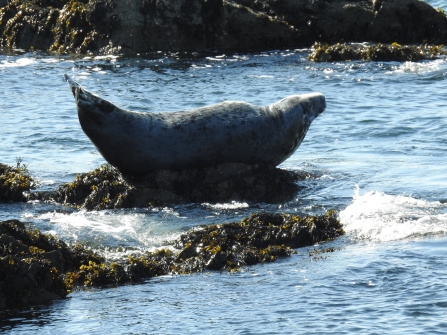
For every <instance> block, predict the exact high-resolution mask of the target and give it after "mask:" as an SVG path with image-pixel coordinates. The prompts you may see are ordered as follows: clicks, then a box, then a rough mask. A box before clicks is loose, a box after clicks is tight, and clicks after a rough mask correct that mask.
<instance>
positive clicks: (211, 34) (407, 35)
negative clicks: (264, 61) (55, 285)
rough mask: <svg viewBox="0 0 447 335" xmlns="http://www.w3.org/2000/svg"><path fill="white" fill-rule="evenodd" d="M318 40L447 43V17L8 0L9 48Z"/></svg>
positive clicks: (282, 7)
mask: <svg viewBox="0 0 447 335" xmlns="http://www.w3.org/2000/svg"><path fill="white" fill-rule="evenodd" d="M315 41H318V42H324V43H329V44H334V43H337V42H381V43H393V42H397V43H399V44H422V43H431V44H447V16H446V15H445V12H444V11H443V10H441V9H435V8H433V7H431V6H430V5H429V4H427V3H425V2H423V1H420V0H363V1H361V0H340V1H339V0H255V1H252V0H233V1H228V0H79V1H78V0H69V1H67V0H0V48H2V49H3V50H8V49H16V48H19V49H26V50H42V51H52V52H60V53H92V54H110V53H114V54H123V53H124V54H135V53H150V52H156V51H169V52H178V51H186V52H193V51H206V50H208V51H209V50H219V51H256V50H271V49H287V48H303V47H304V48H308V47H310V46H311V45H312V44H313V43H314V42H315Z"/></svg>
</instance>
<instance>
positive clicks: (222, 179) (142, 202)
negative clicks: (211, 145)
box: [28, 163, 310, 210]
mask: <svg viewBox="0 0 447 335" xmlns="http://www.w3.org/2000/svg"><path fill="white" fill-rule="evenodd" d="M309 176H310V175H309V174H308V173H305V172H303V173H298V172H292V171H287V170H282V169H278V168H275V167H273V166H271V165H262V164H256V165H249V164H242V163H225V164H220V165H216V166H213V167H208V168H204V169H192V170H181V171H170V170H161V171H154V172H152V173H149V174H148V175H147V176H145V177H142V178H138V177H133V176H126V175H123V174H122V173H121V172H120V171H119V170H118V169H116V168H114V167H112V166H111V165H108V164H105V165H103V166H101V167H100V168H97V169H95V170H94V171H91V172H88V173H83V174H80V175H77V176H76V180H75V181H73V182H72V183H67V184H64V185H62V186H60V187H59V189H58V190H56V191H55V192H53V193H50V194H48V193H47V194H41V193H38V192H37V193H31V194H30V195H29V196H28V199H30V200H31V199H53V200H55V201H56V202H59V203H62V204H64V205H69V206H74V207H76V208H82V209H87V210H102V209H111V208H133V207H151V206H152V205H157V204H161V203H185V202H227V201H232V200H239V201H250V202H267V203H279V202H284V201H287V200H291V199H293V197H294V196H295V194H296V192H297V191H298V189H299V187H298V185H297V184H296V182H297V181H298V180H303V179H305V178H307V177H309Z"/></svg>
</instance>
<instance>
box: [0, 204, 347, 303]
mask: <svg viewBox="0 0 447 335" xmlns="http://www.w3.org/2000/svg"><path fill="white" fill-rule="evenodd" d="M343 234H344V231H343V229H342V226H341V224H340V222H339V220H338V219H337V215H336V213H335V212H334V211H328V212H327V213H326V214H324V215H321V216H297V215H290V214H270V213H260V214H253V215H252V216H250V217H248V218H245V219H243V220H242V221H240V222H232V223H224V224H221V225H209V226H201V227H198V228H196V229H192V230H190V231H188V232H186V233H184V234H182V235H181V236H180V238H179V239H177V240H174V241H172V242H170V243H169V244H170V246H171V248H165V249H160V250H158V251H155V252H145V253H141V254H140V255H133V256H125V255H123V259H122V260H121V261H116V262H108V261H106V259H105V258H104V257H102V256H100V255H98V254H95V253H93V252H92V251H89V250H87V249H84V248H83V247H82V246H80V245H76V246H72V247H70V246H68V245H67V244H65V243H64V242H63V241H61V240H59V239H57V238H55V237H53V236H51V235H46V234H42V233H41V232H39V231H38V230H37V229H29V228H28V229H27V228H26V227H25V224H24V223H22V222H20V221H17V220H8V221H3V222H0V308H17V307H19V308H20V307H24V306H28V305H34V304H42V303H48V302H49V301H51V300H56V299H63V298H65V297H66V296H67V294H68V293H69V292H70V290H72V289H73V288H74V287H83V286H110V285H114V286H116V285H122V284H125V283H132V282H140V281H141V280H144V279H149V278H152V277H154V276H159V275H167V274H181V273H196V272H202V271H205V270H227V271H237V270H238V269H240V268H241V267H243V266H247V265H253V264H258V263H266V262H273V261H275V260H276V259H278V258H281V257H287V256H290V254H291V253H292V250H291V248H299V247H304V246H310V245H313V244H315V243H321V242H324V241H328V240H331V239H334V238H337V237H338V236H341V235H343ZM331 251H333V249H332V250H331Z"/></svg>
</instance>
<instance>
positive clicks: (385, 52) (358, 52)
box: [308, 42, 447, 62]
mask: <svg viewBox="0 0 447 335" xmlns="http://www.w3.org/2000/svg"><path fill="white" fill-rule="evenodd" d="M445 55H447V51H446V50H445V49H444V46H443V45H422V46H415V45H400V44H398V43H395V42H394V43H392V44H381V43H379V44H355V43H349V44H347V43H344V44H340V43H337V44H335V45H328V44H321V43H315V44H314V46H313V49H312V52H311V53H310V54H309V56H308V58H309V59H310V60H312V61H314V62H334V61H352V60H362V61H382V62H390V61H397V62H406V61H413V62H414V61H419V60H422V59H436V58H439V57H441V56H445Z"/></svg>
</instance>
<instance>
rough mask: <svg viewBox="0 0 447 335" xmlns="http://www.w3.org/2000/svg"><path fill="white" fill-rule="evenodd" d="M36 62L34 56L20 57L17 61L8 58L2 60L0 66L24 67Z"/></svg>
mask: <svg viewBox="0 0 447 335" xmlns="http://www.w3.org/2000/svg"><path fill="white" fill-rule="evenodd" d="M34 63H36V60H35V59H34V58H18V59H17V60H16V61H13V62H9V61H7V60H4V61H1V62H0V68H5V67H23V66H29V65H31V64H34Z"/></svg>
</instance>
